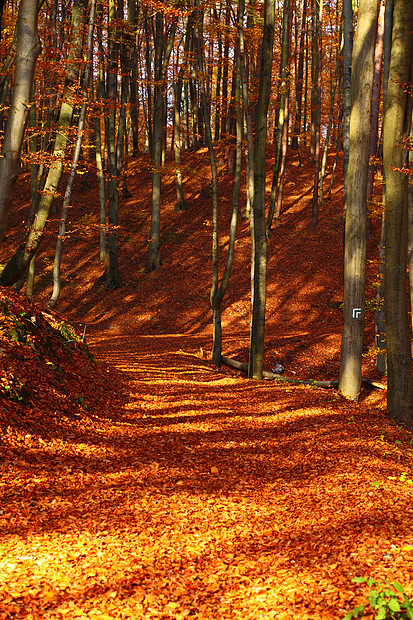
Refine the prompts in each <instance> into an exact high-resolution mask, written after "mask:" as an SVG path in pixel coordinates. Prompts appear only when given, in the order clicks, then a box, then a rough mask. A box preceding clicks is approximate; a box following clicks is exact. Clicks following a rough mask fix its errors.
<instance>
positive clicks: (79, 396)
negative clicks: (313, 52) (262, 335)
mask: <svg viewBox="0 0 413 620" xmlns="http://www.w3.org/2000/svg"><path fill="white" fill-rule="evenodd" d="M202 161H203V163H202ZM200 162H201V163H200ZM194 164H195V160H194ZM196 164H197V165H198V166H199V176H200V177H202V176H204V177H205V176H206V175H207V170H208V165H207V163H206V162H205V160H201V159H200V158H199V157H198V154H197V159H196ZM201 164H202V165H201ZM202 166H203V167H202ZM288 170H289V173H288V174H289V175H290V176H289V178H287V181H286V182H287V185H288V187H289V191H288V194H287V197H288V202H287V203H286V205H285V209H286V211H285V213H284V214H283V218H282V220H281V221H280V222H279V223H277V225H276V226H275V227H274V232H273V235H272V236H271V239H270V244H269V268H268V276H269V277H268V291H269V295H268V312H267V336H266V352H265V369H266V370H271V367H272V365H273V364H275V363H278V362H281V363H282V364H283V365H284V366H285V368H286V370H285V373H286V375H289V376H292V377H297V378H300V379H332V378H337V374H338V363H339V344H340V329H341V320H342V315H341V311H340V309H339V305H340V303H339V302H340V288H341V262H340V261H341V259H340V257H339V250H338V248H340V247H341V245H340V244H341V204H342V203H341V197H340V193H339V190H337V191H336V190H334V192H333V199H332V201H331V202H330V203H328V204H326V206H325V208H324V210H323V212H322V213H321V218H320V224H319V227H318V229H316V230H314V229H312V228H311V223H310V214H311V210H310V208H309V201H308V187H310V186H311V182H312V181H311V178H312V175H311V169H310V168H309V167H307V168H302V169H301V170H300V175H299V176H298V172H297V168H294V165H293V164H291V165H290V167H289V168H288ZM294 175H295V176H294ZM92 181H93V179H91V182H92ZM139 181H140V184H141V186H143V183H144V181H145V179H143V180H142V179H141V178H140V179H139ZM164 181H165V185H166V191H165V195H166V196H167V198H166V199H165V200H166V206H165V214H164V220H163V246H162V247H163V255H164V257H165V264H164V266H163V267H162V269H160V270H159V271H158V272H154V273H150V274H145V273H144V264H145V253H146V248H147V243H146V239H147V228H148V205H147V202H148V196H149V195H150V193H149V191H150V190H149V184H150V177H149V175H147V179H146V183H147V184H148V185H147V187H146V189H139V188H138V187H137V186H136V183H137V180H135V185H133V184H132V183H131V184H130V189H131V191H132V193H133V194H134V198H132V199H131V200H130V201H129V202H126V203H125V204H124V205H122V211H121V213H122V218H123V219H122V225H123V226H124V229H122V230H123V232H121V233H120V242H121V253H120V257H121V272H122V274H123V286H121V287H120V288H119V289H118V290H116V291H113V292H110V293H107V292H104V291H103V290H102V288H101V287H99V286H98V285H96V284H95V283H96V281H97V279H98V277H99V276H100V275H101V272H102V265H99V264H97V261H96V248H97V247H98V246H97V238H98V227H97V226H94V223H93V222H94V220H93V217H95V219H96V221H97V216H90V215H89V214H88V213H86V214H85V207H84V202H85V198H84V195H83V194H82V193H81V191H80V190H79V192H78V194H77V198H76V200H75V202H74V204H75V205H77V206H76V208H73V210H72V212H71V214H72V217H73V218H74V220H75V221H76V222H79V221H80V222H81V223H82V225H81V226H80V227H79V228H78V229H76V228H74V227H72V228H74V231H75V232H74V233H73V234H72V235H71V236H70V237H69V238H68V240H67V242H66V245H67V247H66V248H65V256H66V266H65V268H64V269H65V271H64V286H63V289H62V296H61V300H60V302H59V313H61V314H62V316H64V317H65V318H68V319H69V320H70V321H71V322H73V324H75V325H76V326H77V327H78V328H79V329H78V331H79V333H80V334H82V331H83V329H84V326H85V325H86V327H87V330H86V338H87V342H88V345H89V347H90V350H91V352H92V353H93V354H94V356H95V357H96V359H97V361H98V363H97V365H93V364H92V363H91V362H90V360H89V362H88V365H87V364H86V362H85V358H84V355H83V357H82V349H81V348H80V349H79V357H76V355H77V354H76V355H75V354H74V353H73V354H72V357H70V356H66V358H64V359H63V357H62V358H59V364H60V367H59V365H57V366H56V364H54V365H52V366H50V365H47V366H45V368H43V369H42V370H41V371H38V370H35V367H34V365H32V367H31V368H32V370H29V371H27V369H26V370H25V371H24V372H25V373H26V375H28V376H27V377H26V375H24V377H25V378H27V379H28V380H29V381H31V382H32V384H33V385H34V386H36V387H37V386H38V385H40V386H41V389H39V391H38V392H37V396H36V399H37V400H36V399H35V402H34V404H33V405H32V406H31V407H30V408H28V407H26V408H25V409H24V407H23V409H20V410H19V411H23V413H21V414H19V415H21V417H19V415H15V414H12V415H11V418H10V416H9V417H8V416H7V415H3V418H4V426H3V429H4V428H6V432H5V433H3V436H2V442H3V443H2V445H1V446H0V448H1V450H0V455H1V456H2V461H1V484H2V490H3V494H2V504H1V506H0V527H1V532H2V536H1V539H0V577H1V579H0V582H1V583H0V618H1V619H2V620H3V618H4V619H5V620H17V619H20V618H25V619H27V620H38V619H39V620H40V619H42V620H43V618H47V619H48V620H63V619H64V618H68V619H70V620H72V619H78V618H79V619H82V620H126V619H130V620H153V619H155V618H161V619H166V618H172V619H174V620H183V619H185V618H194V619H196V620H237V619H239V620H246V619H250V620H269V619H271V618H276V619H278V620H304V619H308V620H341V619H342V618H343V617H344V615H345V614H346V613H347V612H349V611H350V610H351V609H352V608H353V606H354V605H356V604H358V603H361V602H363V601H365V600H366V594H367V591H366V588H365V587H363V586H360V585H355V584H353V583H352V582H351V579H352V578H354V577H356V576H371V577H374V578H376V579H379V580H380V579H385V578H387V579H390V580H393V579H397V580H398V581H399V582H400V583H402V584H403V586H404V587H405V588H406V591H407V592H408V594H409V595H410V596H412V595H413V589H412V587H413V584H412V582H411V564H412V559H413V555H412V552H413V528H412V523H413V508H412V495H413V483H412V480H413V475H412V468H413V448H412V444H411V434H409V433H406V432H404V431H402V430H400V429H397V428H396V427H395V426H394V425H392V424H391V423H389V421H388V420H387V419H386V417H385V395H384V393H383V392H380V391H378V390H373V391H370V390H367V389H365V388H363V391H362V395H361V400H360V403H358V404H355V403H349V402H346V401H344V399H342V398H341V397H340V396H339V395H338V394H337V392H336V391H334V390H323V389H314V388H312V387H304V386H292V385H286V384H282V383H274V382H267V381H263V382H256V381H249V380H247V379H246V378H245V376H243V375H242V374H241V373H238V372H236V371H234V370H232V369H229V368H227V367H222V368H221V369H219V370H217V369H216V368H214V367H213V365H212V364H211V362H210V359H209V356H210V351H211V321H210V309H209V305H208V292H209V286H210V257H209V254H210V225H209V224H210V221H209V218H210V201H209V200H208V199H202V198H201V197H200V196H199V193H197V192H199V187H198V189H197V188H196V187H192V186H190V187H189V189H188V191H192V193H193V195H194V196H195V200H194V201H193V202H192V203H191V204H190V206H189V208H188V212H187V213H186V214H183V215H182V214H176V213H175V212H174V209H173V204H174V192H173V190H174V177H173V174H170V175H169V176H168V174H165V179H164ZM338 187H339V186H338ZM168 188H169V189H168ZM26 190H27V188H26ZM220 191H221V196H223V198H225V197H226V200H224V199H223V201H222V204H223V211H224V213H223V218H222V219H223V220H225V217H224V216H225V208H227V207H228V205H230V203H231V201H230V185H229V184H228V182H227V181H226V178H225V177H222V180H221V189H220ZM168 192H169V193H168ZM225 192H226V193H225ZM93 196H96V193H94V192H90V197H91V198H92V197H93ZM137 197H138V205H137V204H136V200H137ZM145 201H146V202H145ZM88 207H89V208H90V205H88ZM95 211H96V214H97V213H98V209H97V208H96V210H95ZM143 214H145V215H143ZM134 218H135V219H134ZM18 219H19V220H21V221H23V217H22V216H21V214H18V215H17V216H16V221H17V220H18ZM54 225H55V224H54V223H53V222H51V225H50V226H51V230H52V231H53V226H54ZM375 230H376V233H377V230H378V227H377V225H376V229H375ZM248 235H249V232H248V223H245V222H242V221H240V222H239V231H238V241H237V250H236V257H235V264H234V269H233V274H232V278H231V281H230V286H229V289H228V294H227V296H226V298H225V302H224V306H225V308H224V309H225V312H224V314H223V328H224V329H223V331H224V343H223V354H224V355H227V356H230V357H236V358H237V359H239V360H241V361H243V362H245V361H246V360H247V357H248V335H249V333H248V332H249V329H248V323H249V297H248V296H249V280H250V276H249V268H248V264H249V246H248ZM11 236H13V239H14V242H15V243H16V244H17V243H18V240H19V231H18V229H17V225H16V228H15V229H12V231H11ZM376 237H377V234H376ZM376 237H374V236H373V238H372V239H371V240H370V242H369V243H370V245H369V251H370V257H371V258H370V259H369V267H368V268H369V291H368V293H369V295H368V299H369V301H371V299H373V298H374V295H375V289H374V287H373V286H372V281H373V279H374V274H375V269H376V263H375V262H374V256H375V255H376V245H377V238H376ZM46 241H48V240H46ZM48 243H49V245H46V248H45V250H44V253H43V254H42V259H41V260H42V263H41V264H42V265H44V272H42V274H41V276H40V277H39V281H38V291H37V293H36V303H39V304H40V306H42V307H45V305H46V303H47V300H48V296H49V294H50V273H51V265H52V260H51V258H52V256H53V251H54V247H53V235H50V241H48ZM225 243H226V238H225V234H223V236H222V248H223V249H224V248H225ZM221 258H222V257H221ZM221 264H222V263H221ZM20 311H21V310H19V312H20ZM372 314H373V313H372V310H371V307H370V306H369V307H368V312H367V325H366V348H365V355H364V357H363V373H364V374H365V375H366V376H370V377H371V378H375V375H374V358H373V357H372V355H371V354H370V353H369V349H370V348H371V347H372V343H373V337H374V333H373V328H372V325H373V321H372ZM28 316H29V317H30V314H29V315H28ZM39 320H40V319H39ZM59 320H60V319H59V317H58V321H59ZM53 343H54V340H53ZM14 344H15V345H16V346H17V344H16V343H14ZM29 344H30V343H29ZM2 346H3V344H2ZM10 346H11V345H10ZM19 347H20V350H21V351H22V350H23V344H22V343H19ZM27 349H28V350H29V353H30V355H32V356H33V351H32V349H30V347H29V346H28V347H27ZM1 359H2V358H0V361H1ZM30 359H32V358H29V360H30ZM19 363H20V362H19V357H18V356H14V358H13V364H14V365H15V367H16V372H20V366H18V364H19ZM22 363H23V362H22ZM47 364H49V362H47ZM65 364H66V365H65ZM22 373H23V371H22ZM34 373H36V374H34ZM103 375H104V376H105V377H106V379H105V381H104V380H103ZM22 376H23V374H22ZM50 377H53V378H54V379H55V382H54V383H53V382H52V383H51V382H50ZM62 377H63V379H64V381H66V380H67V382H66V383H64V385H65V386H66V388H67V391H66V392H65V393H59V394H58V402H59V407H62V410H60V409H59V410H58V409H56V406H55V402H56V401H55V400H53V398H55V396H56V393H57V392H56V391H57V390H58V389H60V388H59V386H60V385H61V383H60V382H61V381H62ZM56 379H58V381H56ZM47 386H48V387H49V388H50V391H49V392H47V399H49V398H50V402H49V401H47V402H46V400H44V401H42V402H41V404H40V405H39V404H38V403H39V401H38V398H39V397H40V395H41V394H43V392H45V390H46V387H47ZM53 392H54V393H53ZM45 393H46V392H45ZM45 398H46V397H45ZM4 402H6V401H4ZM36 403H37V404H36ZM65 403H66V409H63V406H64V405H65ZM1 413H2V412H1V411H0V414H1ZM0 417H1V415H0ZM3 418H2V422H3ZM10 419H12V422H13V427H12V425H10V427H9V426H8V424H10Z"/></svg>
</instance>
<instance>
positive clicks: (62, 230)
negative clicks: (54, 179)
mask: <svg viewBox="0 0 413 620" xmlns="http://www.w3.org/2000/svg"><path fill="white" fill-rule="evenodd" d="M95 9H96V0H91V5H90V17H89V30H88V37H87V61H86V62H87V65H86V69H85V76H84V80H83V103H82V107H81V110H80V113H79V121H78V128H77V139H76V145H75V150H74V153H73V159H72V165H71V168H70V173H69V178H68V181H67V185H66V191H65V195H64V199H63V207H62V214H61V218H60V225H59V235H58V238H57V243H56V252H55V258H54V264H53V292H52V296H51V298H50V301H49V304H48V305H49V307H50V308H54V307H55V306H56V304H57V301H58V299H59V296H60V290H61V283H60V264H61V261H62V253H63V241H64V237H65V235H66V220H67V212H68V207H69V204H70V199H71V197H72V188H73V183H74V181H75V176H76V170H77V164H78V161H79V156H80V150H81V148H82V139H83V130H84V127H85V119H86V109H87V101H88V91H89V82H90V76H91V73H92V56H93V51H92V47H93V28H94V24H95Z"/></svg>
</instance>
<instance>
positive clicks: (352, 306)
mask: <svg viewBox="0 0 413 620" xmlns="http://www.w3.org/2000/svg"><path fill="white" fill-rule="evenodd" d="M377 13H378V6H377V0H361V1H360V6H359V13H358V22H357V30H356V34H355V38H354V46H353V59H352V74H351V118H350V153H349V165H348V176H347V211H346V221H345V247H344V326H343V335H342V341H341V360H340V379H339V390H340V392H341V393H342V394H343V396H345V397H346V398H349V399H350V400H358V398H359V393H360V387H361V359H362V348H363V332H364V316H365V295H366V292H365V282H366V249H367V248H366V245H367V239H366V228H367V193H366V192H367V173H368V165H369V143H370V111H371V93H372V86H373V70H374V64H373V59H374V44H375V39H376V30H377Z"/></svg>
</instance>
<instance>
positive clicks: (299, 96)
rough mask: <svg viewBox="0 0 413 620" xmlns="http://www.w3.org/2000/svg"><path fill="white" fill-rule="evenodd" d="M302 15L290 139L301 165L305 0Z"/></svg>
mask: <svg viewBox="0 0 413 620" xmlns="http://www.w3.org/2000/svg"><path fill="white" fill-rule="evenodd" d="M302 3H303V4H302V15H301V27H300V28H301V29H300V47H299V52H298V64H297V75H296V86H295V91H296V95H295V126H294V138H293V141H292V148H297V149H298V162H299V164H300V166H301V150H300V146H301V141H300V135H301V129H302V121H301V118H302V101H303V83H304V56H305V53H304V52H305V32H306V15H307V0H302Z"/></svg>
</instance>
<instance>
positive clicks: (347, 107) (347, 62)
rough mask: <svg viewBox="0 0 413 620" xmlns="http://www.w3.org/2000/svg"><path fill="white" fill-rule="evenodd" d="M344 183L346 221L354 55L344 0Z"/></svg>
mask: <svg viewBox="0 0 413 620" xmlns="http://www.w3.org/2000/svg"><path fill="white" fill-rule="evenodd" d="M343 36H344V62H343V183H344V199H343V202H344V207H343V216H344V222H345V220H346V211H347V170H348V159H349V152H350V114H351V57H352V53H353V5H352V0H343Z"/></svg>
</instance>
